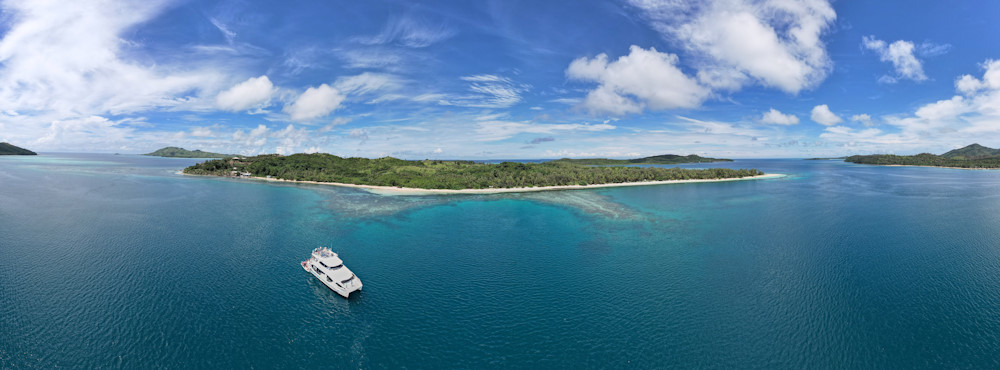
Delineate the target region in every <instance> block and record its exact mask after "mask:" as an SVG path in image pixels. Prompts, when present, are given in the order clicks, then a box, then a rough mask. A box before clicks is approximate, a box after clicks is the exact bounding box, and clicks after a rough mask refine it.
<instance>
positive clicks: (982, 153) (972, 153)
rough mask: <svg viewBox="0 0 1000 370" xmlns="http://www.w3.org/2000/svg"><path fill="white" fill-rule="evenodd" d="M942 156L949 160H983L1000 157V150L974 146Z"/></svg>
mask: <svg viewBox="0 0 1000 370" xmlns="http://www.w3.org/2000/svg"><path fill="white" fill-rule="evenodd" d="M941 156H942V157H945V158H949V159H983V158H990V157H998V156H1000V149H993V148H987V147H985V146H982V145H979V144H972V145H969V146H966V147H964V148H958V149H955V150H950V151H948V152H947V153H944V154H942V155H941Z"/></svg>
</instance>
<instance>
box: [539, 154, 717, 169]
mask: <svg viewBox="0 0 1000 370" xmlns="http://www.w3.org/2000/svg"><path fill="white" fill-rule="evenodd" d="M732 161H733V160H732V159H724V158H705V157H700V156H697V155H694V154H691V155H676V154H663V155H654V156H652V157H643V158H636V159H607V158H581V159H570V158H563V159H557V160H554V161H552V162H557V163H572V164H581V165H587V166H607V165H612V166H621V165H626V166H627V165H636V164H682V163H711V162H732Z"/></svg>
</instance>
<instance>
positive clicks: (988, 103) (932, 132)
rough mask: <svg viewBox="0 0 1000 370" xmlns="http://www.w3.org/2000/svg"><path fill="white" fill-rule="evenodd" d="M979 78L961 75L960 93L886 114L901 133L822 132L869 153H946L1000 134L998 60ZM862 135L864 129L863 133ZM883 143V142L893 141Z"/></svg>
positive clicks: (958, 81)
mask: <svg viewBox="0 0 1000 370" xmlns="http://www.w3.org/2000/svg"><path fill="white" fill-rule="evenodd" d="M982 68H983V69H985V71H984V72H983V76H982V77H981V78H977V77H973V76H971V75H963V76H961V77H959V78H957V79H956V81H955V89H956V91H957V92H959V93H960V94H961V95H954V96H952V97H950V98H946V99H940V100H938V101H935V102H932V103H928V104H924V105H922V106H920V107H918V108H917V109H916V110H915V111H913V112H912V113H908V114H898V115H888V116H883V117H882V122H883V123H885V124H886V125H887V126H890V127H894V128H895V129H897V130H898V132H889V133H883V132H880V131H871V129H869V130H861V131H852V130H849V129H843V130H839V131H830V130H829V128H828V130H827V131H828V133H829V134H828V135H825V136H823V135H821V137H823V138H824V139H827V140H830V141H839V142H841V143H845V144H850V145H852V146H855V147H859V148H860V147H866V148H874V149H871V150H870V151H873V152H874V151H881V152H885V151H888V150H919V151H929V152H942V151H945V150H949V149H954V148H956V147H960V146H964V145H968V144H970V143H974V142H982V140H983V139H984V138H988V137H1000V125H997V122H1000V63H998V62H996V61H992V60H988V61H986V62H984V63H983V64H982ZM861 133H864V135H862V134H861ZM889 144H891V147H889V146H882V145H889Z"/></svg>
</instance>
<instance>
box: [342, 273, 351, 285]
mask: <svg viewBox="0 0 1000 370" xmlns="http://www.w3.org/2000/svg"><path fill="white" fill-rule="evenodd" d="M351 280H354V274H351V277H349V278H347V280H344V281H341V282H340V283H341V284H347V282H348V281H351Z"/></svg>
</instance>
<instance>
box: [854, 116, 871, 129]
mask: <svg viewBox="0 0 1000 370" xmlns="http://www.w3.org/2000/svg"><path fill="white" fill-rule="evenodd" d="M851 121H853V122H859V123H861V124H862V125H864V126H865V127H872V126H874V125H875V123H874V122H872V116H869V115H867V114H855V115H853V116H851Z"/></svg>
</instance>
